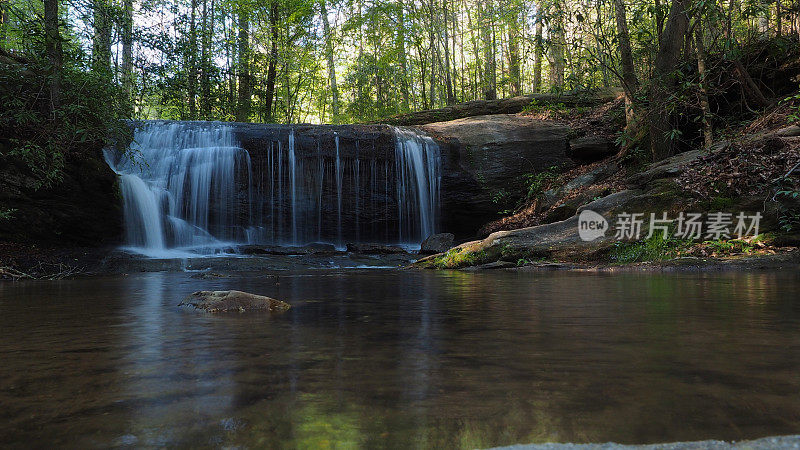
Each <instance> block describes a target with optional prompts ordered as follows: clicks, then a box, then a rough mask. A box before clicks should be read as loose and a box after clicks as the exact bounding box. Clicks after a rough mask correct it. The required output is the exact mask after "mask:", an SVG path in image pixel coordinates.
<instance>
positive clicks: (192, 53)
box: [187, 0, 197, 120]
mask: <svg viewBox="0 0 800 450" xmlns="http://www.w3.org/2000/svg"><path fill="white" fill-rule="evenodd" d="M191 8H192V12H191V17H190V19H189V20H190V21H189V75H188V76H189V80H188V81H189V82H188V85H187V90H188V95H189V119H191V120H195V119H197V0H192V6H191Z"/></svg>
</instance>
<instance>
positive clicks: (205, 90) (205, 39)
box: [200, 0, 214, 120]
mask: <svg viewBox="0 0 800 450" xmlns="http://www.w3.org/2000/svg"><path fill="white" fill-rule="evenodd" d="M213 9H214V0H211V10H212V11H211V13H210V14H209V8H208V0H203V32H202V39H201V41H200V49H201V50H200V59H201V62H200V115H201V117H202V118H203V119H205V120H208V119H210V118H211V73H210V72H211V48H210V47H211V45H210V44H211V33H212V32H213V31H210V30H209V28H211V30H213V28H214V17H213V15H214V14H213ZM209 16H210V17H209Z"/></svg>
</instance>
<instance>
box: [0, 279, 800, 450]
mask: <svg viewBox="0 0 800 450" xmlns="http://www.w3.org/2000/svg"><path fill="white" fill-rule="evenodd" d="M231 288H235V289H240V290H244V291H249V292H255V293H259V294H264V295H269V296H272V297H276V298H279V299H283V300H286V301H288V302H289V303H291V304H292V305H293V308H292V309H291V310H290V311H289V312H288V313H287V314H285V315H284V316H280V317H270V316H268V315H263V314H254V315H251V314H228V315H207V314H198V313H195V312H193V311H185V310H182V309H179V308H178V307H177V306H176V305H177V303H178V302H179V301H180V300H181V299H182V298H183V297H184V296H185V295H187V294H188V293H190V292H192V291H195V290H198V289H231ZM798 298H800V275H798V274H796V273H771V274H763V273H759V274H713V275H688V274H680V275H653V274H648V275H637V274H621V275H620V274H617V275H598V274H575V273H541V274H534V275H531V274H514V273H479V274H465V273H460V272H452V273H434V272H418V271H392V270H366V271H356V270H353V271H346V272H343V271H318V272H313V273H308V272H307V273H280V274H272V275H264V274H261V275H239V276H235V277H231V278H219V279H194V278H191V276H190V274H186V273H165V272H164V273H148V274H141V275H132V276H125V277H113V278H96V279H90V280H72V281H58V282H39V283H33V282H30V283H28V282H18V283H2V284H0V307H2V310H3V314H2V315H0V343H2V346H0V360H2V361H3V364H2V366H0V367H2V368H0V404H2V405H3V407H2V408H1V409H0V444H3V445H9V444H11V445H13V444H17V445H20V444H23V443H26V442H31V441H37V442H45V441H46V442H51V443H53V444H55V445H70V446H73V445H77V446H93V447H96V446H104V447H105V446H108V445H136V446H154V445H191V446H198V445H199V446H206V445H246V446H260V447H264V446H267V447H315V448H316V447H361V446H369V447H384V446H388V447H409V446H413V447H442V446H446V447H465V448H466V447H472V448H474V447H486V446H493V445H502V444H512V443H520V442H543V441H561V442H568V441H569V442H588V441H617V442H624V443H645V442H663V441H676V440H696V439H708V438H716V439H737V440H738V439H745V438H756V437H760V436H765V435H771V434H787V433H797V432H798V431H800V375H798V374H800V327H798V325H800V303H798V302H797V299H798Z"/></svg>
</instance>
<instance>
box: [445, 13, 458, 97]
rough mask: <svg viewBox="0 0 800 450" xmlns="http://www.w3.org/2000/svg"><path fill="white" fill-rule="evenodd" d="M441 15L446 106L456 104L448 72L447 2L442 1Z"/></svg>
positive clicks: (451, 80) (451, 79)
mask: <svg viewBox="0 0 800 450" xmlns="http://www.w3.org/2000/svg"><path fill="white" fill-rule="evenodd" d="M442 11H443V12H442V13H443V15H444V17H443V20H442V22H443V23H444V78H445V84H446V85H447V104H448V105H452V104H453V103H455V102H456V98H455V95H454V94H453V78H452V76H451V72H450V46H449V45H448V42H449V41H450V35H449V33H448V28H449V27H448V23H449V21H448V20H447V16H448V9H447V0H442Z"/></svg>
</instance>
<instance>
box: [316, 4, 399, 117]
mask: <svg viewBox="0 0 800 450" xmlns="http://www.w3.org/2000/svg"><path fill="white" fill-rule="evenodd" d="M320 10H321V11H320V13H321V15H322V32H323V33H324V35H325V36H324V38H325V58H326V59H327V60H328V84H329V86H328V87H329V88H330V90H331V110H332V113H333V120H332V122H333V123H339V89H338V87H337V86H336V65H335V61H334V59H333V34H332V33H331V25H330V23H329V22H328V9H327V8H326V7H325V0H320ZM402 57H403V58H405V55H403V56H402ZM404 75H405V74H404ZM404 78H405V76H404ZM405 98H406V102H408V90H406V91H405Z"/></svg>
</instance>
